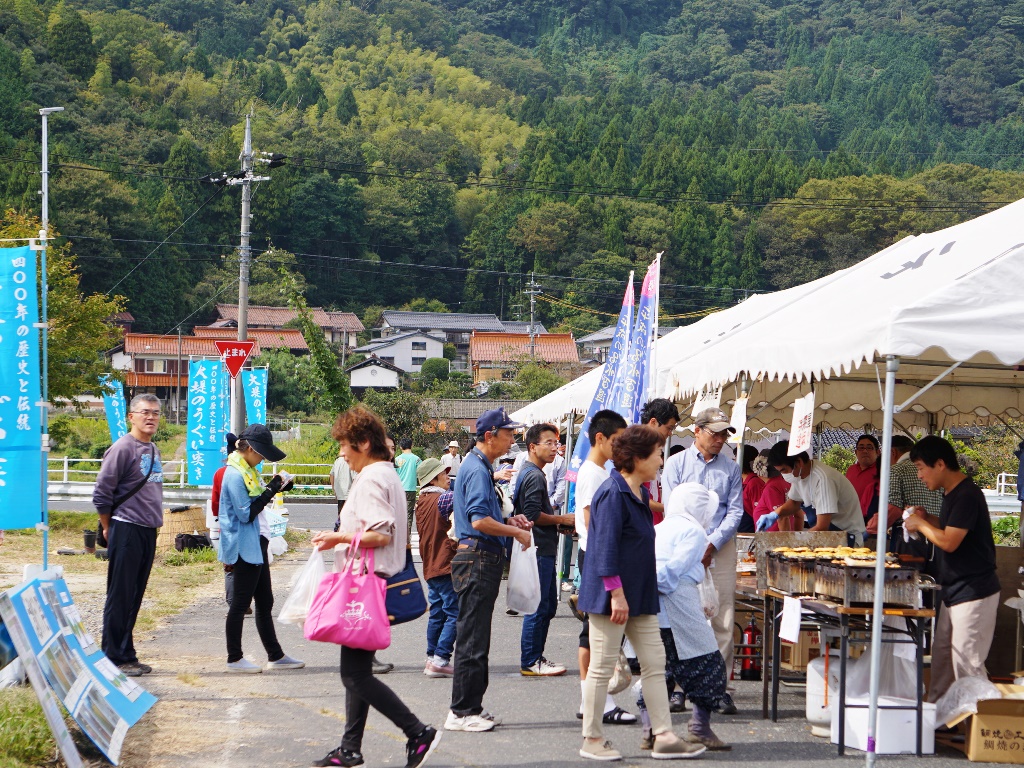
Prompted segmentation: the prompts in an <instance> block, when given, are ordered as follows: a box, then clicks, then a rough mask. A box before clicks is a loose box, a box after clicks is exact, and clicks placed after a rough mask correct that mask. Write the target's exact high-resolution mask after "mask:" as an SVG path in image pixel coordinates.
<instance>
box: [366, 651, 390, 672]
mask: <svg viewBox="0 0 1024 768" xmlns="http://www.w3.org/2000/svg"><path fill="white" fill-rule="evenodd" d="M370 666H371V669H372V670H373V674H375V675H386V674H387V673H388V672H390V671H391V670H392V669H394V668H395V665H394V664H392V663H391V662H388V661H379V660H378V659H377V656H376V654H375V655H374V657H373V661H372V662H371V665H370Z"/></svg>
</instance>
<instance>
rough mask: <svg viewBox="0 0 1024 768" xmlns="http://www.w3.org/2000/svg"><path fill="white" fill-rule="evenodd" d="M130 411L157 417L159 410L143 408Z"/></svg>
mask: <svg viewBox="0 0 1024 768" xmlns="http://www.w3.org/2000/svg"><path fill="white" fill-rule="evenodd" d="M132 413H138V414H141V415H142V416H156V417H157V418H159V417H160V411H150V410H144V411H132Z"/></svg>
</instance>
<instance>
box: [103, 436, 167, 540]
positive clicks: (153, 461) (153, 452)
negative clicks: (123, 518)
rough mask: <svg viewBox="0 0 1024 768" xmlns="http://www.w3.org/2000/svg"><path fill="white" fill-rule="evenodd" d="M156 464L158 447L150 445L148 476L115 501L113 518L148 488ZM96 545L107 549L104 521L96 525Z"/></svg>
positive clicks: (112, 506) (112, 505)
mask: <svg viewBox="0 0 1024 768" xmlns="http://www.w3.org/2000/svg"><path fill="white" fill-rule="evenodd" d="M155 464H156V446H154V445H153V444H152V443H150V446H149V472H147V473H146V476H145V477H144V478H142V482H141V483H139V484H138V485H136V486H135V487H134V488H132V489H131V490H130V491H128V493H127V494H126V495H124V496H122V497H121V498H120V499H115V500H114V503H113V504H111V505H110V515H111V517H113V515H114V510H116V509H117V508H118V507H120V506H121V505H122V504H124V503H125V502H126V501H128V499H130V498H131V497H132V496H134V495H135V494H136V493H138V492H139V491H141V490H142V489H143V488H145V487H146V483H148V482H149V476H150V475H152V474H153V467H154V466H155ZM96 544H97V545H98V546H101V547H106V546H107V537H106V536H104V535H103V522H102V520H97V523H96Z"/></svg>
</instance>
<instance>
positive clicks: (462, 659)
mask: <svg viewBox="0 0 1024 768" xmlns="http://www.w3.org/2000/svg"><path fill="white" fill-rule="evenodd" d="M521 426H522V425H521V424H516V423H515V422H514V421H512V420H511V419H510V418H508V416H506V415H505V409H504V408H496V409H494V410H493V411H487V412H486V413H484V414H483V415H482V416H481V417H480V418H479V419H477V420H476V445H475V446H474V447H473V449H472V450H471V451H470V452H469V454H468V455H467V456H466V458H465V460H464V461H463V462H462V466H461V467H459V476H458V478H456V482H455V512H454V514H453V516H452V524H453V525H454V527H455V535H456V536H457V537H458V540H459V545H458V549H457V550H456V551H455V556H454V557H453V558H452V586H453V587H454V588H455V592H456V594H458V596H459V619H458V623H457V625H456V632H455V634H456V637H458V638H459V641H458V644H457V645H456V646H455V658H454V659H453V665H454V667H455V675H454V676H453V679H452V705H451V712H449V713H448V719H447V721H446V722H445V724H444V727H445V729H446V730H449V731H469V732H472V733H479V732H481V731H489V730H491V729H493V728H494V726H495V724H496V723H495V720H494V717H493V716H492V715H489V714H488V713H486V712H484V708H483V699H484V693H486V692H487V667H488V655H489V654H490V649H491V618H492V616H493V614H494V602H495V600H497V598H498V589H499V587H500V586H501V575H502V572H503V570H504V567H505V544H506V541H507V539H508V538H514V539H515V540H516V541H518V542H519V543H520V544H521V545H522V546H523V549H526V548H527V547H529V546H530V533H529V531H530V528H531V527H532V524H531V523H530V521H529V520H527V519H526V518H525V517H523V516H522V515H514V516H512V517H509V518H508V519H507V520H506V519H505V518H504V517H503V515H502V511H501V501H500V500H499V499H498V492H497V489H496V488H495V483H494V468H493V463H494V462H495V461H496V460H497V459H498V457H499V456H502V455H503V454H505V453H507V452H508V449H509V448H510V447H511V446H512V441H513V440H514V435H513V433H512V430H513V429H514V428H516V427H521ZM513 546H514V545H513Z"/></svg>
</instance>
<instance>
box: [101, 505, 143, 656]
mask: <svg viewBox="0 0 1024 768" xmlns="http://www.w3.org/2000/svg"><path fill="white" fill-rule="evenodd" d="M107 539H108V542H107V559H108V562H107V601H106V603H104V605H103V641H102V647H103V653H104V654H106V657H107V658H108V659H110V660H111V661H112V662H113V663H114V664H131V663H133V662H137V661H138V660H139V657H138V656H136V654H135V643H134V642H133V640H132V631H133V630H134V629H135V620H136V619H137V618H138V617H139V608H141V607H142V598H143V596H144V595H145V594H146V585H147V584H148V583H149V573H150V571H152V570H153V557H154V556H155V555H156V528H147V527H145V526H143V525H134V524H132V523H125V522H122V521H121V520H111V521H110V531H109V535H108V536H107Z"/></svg>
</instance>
